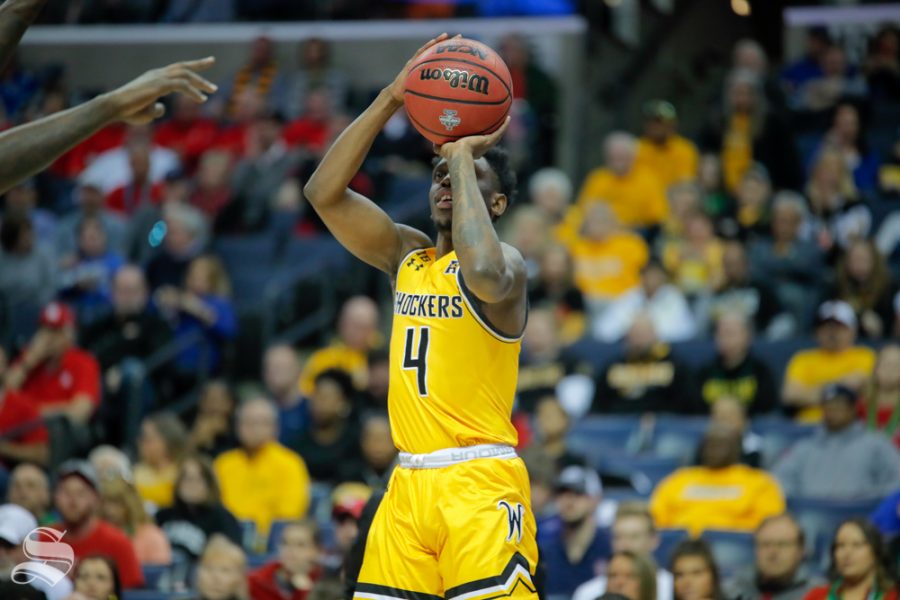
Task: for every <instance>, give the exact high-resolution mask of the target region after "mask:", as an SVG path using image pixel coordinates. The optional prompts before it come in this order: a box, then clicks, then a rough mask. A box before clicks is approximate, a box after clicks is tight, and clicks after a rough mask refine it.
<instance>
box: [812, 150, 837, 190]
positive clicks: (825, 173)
mask: <svg viewBox="0 0 900 600" xmlns="http://www.w3.org/2000/svg"><path fill="white" fill-rule="evenodd" d="M844 169H845V168H844V158H843V157H842V156H841V154H840V153H839V152H835V151H831V150H824V151H823V152H822V153H821V154H820V155H819V160H817V161H816V163H815V165H813V169H812V173H811V174H810V179H811V181H810V184H811V185H812V186H814V187H815V188H816V189H817V190H818V191H820V192H832V193H834V194H836V195H837V193H838V192H839V191H840V188H841V182H842V181H843V179H844V175H845V173H844Z"/></svg>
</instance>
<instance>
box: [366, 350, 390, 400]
mask: <svg viewBox="0 0 900 600" xmlns="http://www.w3.org/2000/svg"><path fill="white" fill-rule="evenodd" d="M368 373H369V381H368V385H367V386H366V389H367V391H368V392H369V394H371V396H372V398H373V399H374V400H375V401H376V402H377V403H378V404H379V406H383V407H387V397H388V388H389V387H390V383H391V363H390V361H389V360H388V359H387V357H370V358H369V369H368Z"/></svg>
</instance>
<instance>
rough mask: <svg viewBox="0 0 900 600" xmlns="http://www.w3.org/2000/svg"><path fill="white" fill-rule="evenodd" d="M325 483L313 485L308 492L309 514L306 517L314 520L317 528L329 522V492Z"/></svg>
mask: <svg viewBox="0 0 900 600" xmlns="http://www.w3.org/2000/svg"><path fill="white" fill-rule="evenodd" d="M332 491H333V490H332V488H331V486H330V485H328V484H327V483H314V484H312V487H311V488H310V491H309V512H308V513H307V516H309V517H310V518H311V519H314V520H315V521H316V523H318V524H319V526H322V525H324V524H326V523H329V522H331V492H332Z"/></svg>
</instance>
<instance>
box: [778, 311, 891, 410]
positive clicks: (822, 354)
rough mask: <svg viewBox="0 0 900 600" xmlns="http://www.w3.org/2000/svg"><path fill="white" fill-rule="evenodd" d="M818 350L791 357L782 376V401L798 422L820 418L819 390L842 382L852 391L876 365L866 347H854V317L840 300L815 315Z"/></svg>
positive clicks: (855, 323) (866, 377)
mask: <svg viewBox="0 0 900 600" xmlns="http://www.w3.org/2000/svg"><path fill="white" fill-rule="evenodd" d="M816 322H817V325H816V341H817V342H818V344H819V346H818V348H813V349H810V350H801V351H799V352H797V353H796V354H794V356H792V357H791V360H790V362H789V363H788V365H787V371H786V372H785V375H784V385H783V387H782V388H781V400H782V402H784V404H785V406H787V407H790V408H793V409H796V410H798V411H799V412H798V414H797V417H798V418H799V419H800V420H806V421H817V420H819V418H820V417H821V414H822V413H821V411H820V409H819V406H818V404H819V401H820V400H821V398H822V389H823V387H824V386H825V385H827V384H830V383H841V384H843V385H845V386H847V387H849V388H851V389H853V390H859V389H861V388H862V386H863V385H864V384H865V382H866V381H867V379H868V378H869V375H871V373H872V369H873V368H874V366H875V353H874V352H873V351H872V350H871V349H870V348H866V347H865V346H854V345H853V344H854V341H855V340H856V327H857V321H856V314H855V313H854V312H853V308H852V307H851V306H850V305H849V304H847V303H846V302H842V301H840V300H834V301H828V302H824V303H822V305H821V306H819V310H818V312H817V314H816Z"/></svg>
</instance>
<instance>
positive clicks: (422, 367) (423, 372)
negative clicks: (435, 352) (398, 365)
mask: <svg viewBox="0 0 900 600" xmlns="http://www.w3.org/2000/svg"><path fill="white" fill-rule="evenodd" d="M416 329H418V330H419V345H418V348H417V349H416V350H415V351H414V350H413V348H414V347H415V345H416V340H415V337H416ZM429 330H430V328H429V327H407V328H406V350H405V351H404V352H403V368H404V369H415V371H416V380H417V381H418V384H419V395H420V396H427V395H428V379H427V375H428V332H429ZM414 352H415V354H414Z"/></svg>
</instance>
